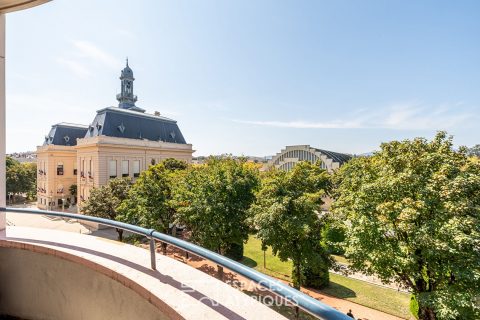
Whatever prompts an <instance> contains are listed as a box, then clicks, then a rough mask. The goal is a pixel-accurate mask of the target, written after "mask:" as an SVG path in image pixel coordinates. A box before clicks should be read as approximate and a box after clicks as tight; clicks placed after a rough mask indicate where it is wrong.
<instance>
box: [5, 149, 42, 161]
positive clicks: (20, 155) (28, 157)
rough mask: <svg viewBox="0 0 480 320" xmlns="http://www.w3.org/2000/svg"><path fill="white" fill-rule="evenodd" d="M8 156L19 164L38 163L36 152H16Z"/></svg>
mask: <svg viewBox="0 0 480 320" xmlns="http://www.w3.org/2000/svg"><path fill="white" fill-rule="evenodd" d="M7 156H9V157H11V158H13V159H15V160H17V161H18V162H37V154H36V153H35V152H34V151H25V152H14V153H10V154H7Z"/></svg>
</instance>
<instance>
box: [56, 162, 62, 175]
mask: <svg viewBox="0 0 480 320" xmlns="http://www.w3.org/2000/svg"><path fill="white" fill-rule="evenodd" d="M57 175H58V176H63V163H62V162H59V163H57Z"/></svg>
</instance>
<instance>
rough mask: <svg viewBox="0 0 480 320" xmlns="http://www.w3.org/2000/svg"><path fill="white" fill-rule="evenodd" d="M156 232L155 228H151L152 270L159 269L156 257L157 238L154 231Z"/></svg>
mask: <svg viewBox="0 0 480 320" xmlns="http://www.w3.org/2000/svg"><path fill="white" fill-rule="evenodd" d="M153 232H155V230H153V229H152V230H150V235H149V237H150V264H151V267H152V270H157V259H156V257H155V249H156V248H155V239H154V238H153V236H152V233H153Z"/></svg>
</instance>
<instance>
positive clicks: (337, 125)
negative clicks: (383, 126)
mask: <svg viewBox="0 0 480 320" xmlns="http://www.w3.org/2000/svg"><path fill="white" fill-rule="evenodd" d="M233 121H234V122H238V123H245V124H253V125H259V126H268V127H280V128H298V129H347V128H361V127H362V126H361V123H358V122H356V121H331V122H308V121H249V120H233Z"/></svg>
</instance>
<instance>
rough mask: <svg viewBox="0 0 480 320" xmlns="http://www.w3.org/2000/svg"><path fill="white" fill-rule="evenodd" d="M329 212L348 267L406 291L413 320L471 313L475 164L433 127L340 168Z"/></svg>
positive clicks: (475, 287)
mask: <svg viewBox="0 0 480 320" xmlns="http://www.w3.org/2000/svg"><path fill="white" fill-rule="evenodd" d="M335 183H336V185H337V191H336V198H337V199H336V201H335V202H334V205H333V211H334V213H335V214H336V215H337V217H338V218H339V219H340V220H342V221H345V222H346V223H345V226H346V229H347V231H346V239H345V250H346V255H347V257H348V259H349V261H350V262H351V268H352V269H353V270H359V271H363V272H366V273H368V274H376V275H378V276H379V277H380V279H382V280H383V281H385V282H389V281H393V280H394V281H396V282H399V283H402V284H403V285H404V286H405V287H407V288H409V289H411V290H412V291H413V294H414V297H415V299H414V301H416V302H417V303H418V316H419V317H420V319H429V320H431V319H478V318H480V306H479V304H478V301H477V304H476V303H475V299H478V297H479V296H480V285H479V283H480V223H479V219H480V164H479V163H475V162H473V161H469V159H468V156H467V151H466V149H465V148H460V150H458V151H454V149H453V146H452V138H450V137H447V136H446V133H444V132H439V133H438V134H437V135H436V137H435V138H434V139H433V140H432V141H427V140H425V139H422V138H417V139H414V140H405V141H402V142H399V141H393V142H389V143H384V144H382V145H381V150H380V151H379V152H376V153H375V154H374V155H373V156H371V157H361V158H355V159H353V160H351V161H350V162H348V163H347V164H346V165H344V166H343V167H341V168H340V170H339V171H338V172H337V174H336V177H335Z"/></svg>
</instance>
